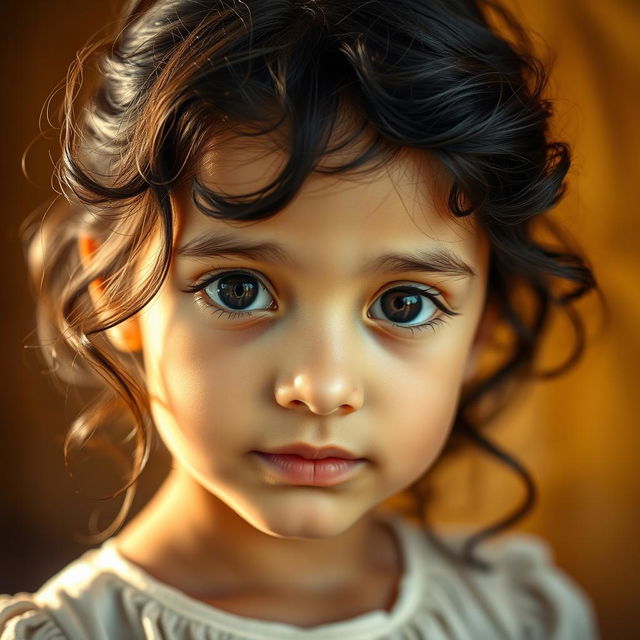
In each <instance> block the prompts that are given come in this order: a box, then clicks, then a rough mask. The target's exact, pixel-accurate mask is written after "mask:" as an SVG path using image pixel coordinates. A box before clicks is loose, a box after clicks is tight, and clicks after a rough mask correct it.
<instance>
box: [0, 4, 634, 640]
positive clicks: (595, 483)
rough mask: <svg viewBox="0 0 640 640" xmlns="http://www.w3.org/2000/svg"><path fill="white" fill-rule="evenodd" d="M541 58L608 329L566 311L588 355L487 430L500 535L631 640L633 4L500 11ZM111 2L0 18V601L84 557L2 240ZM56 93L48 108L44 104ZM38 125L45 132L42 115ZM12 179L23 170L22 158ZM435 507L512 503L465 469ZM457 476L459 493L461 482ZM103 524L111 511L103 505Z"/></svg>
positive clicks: (592, 312) (483, 464) (567, 208)
mask: <svg viewBox="0 0 640 640" xmlns="http://www.w3.org/2000/svg"><path fill="white" fill-rule="evenodd" d="M506 4H507V5H508V6H509V7H510V8H511V9H513V10H514V12H515V13H516V15H517V16H518V17H519V18H520V19H521V20H522V21H523V22H524V24H525V25H526V26H528V27H529V28H530V29H532V30H533V32H534V39H535V42H536V43H537V46H539V47H540V49H539V52H540V55H541V57H543V58H544V59H546V60H548V59H549V58H550V56H552V57H553V58H554V59H555V63H554V71H553V75H552V80H551V84H550V87H549V92H548V93H549V96H550V97H551V98H552V99H553V100H554V102H555V109H556V118H555V123H554V127H555V134H556V135H555V137H556V138H558V139H561V140H565V141H567V142H569V143H570V144H571V145H572V147H573V159H574V161H573V168H572V171H571V175H570V179H569V190H568V195H567V197H566V198H565V199H564V201H563V202H562V203H561V205H560V206H559V207H558V208H557V209H556V210H555V211H554V213H553V218H554V219H555V220H558V221H560V222H561V223H562V224H563V225H564V226H565V228H567V229H568V230H569V231H570V232H571V233H572V234H573V236H574V237H575V239H576V240H577V241H578V243H579V244H580V245H581V247H582V248H583V250H584V252H585V253H586V255H587V256H588V258H589V260H590V261H591V264H592V267H593V269H594V270H595V274H596V277H597V279H598V281H599V283H600V286H601V288H602V289H603V291H604V294H605V296H606V297H607V299H608V302H609V306H610V309H611V323H610V326H609V327H608V330H607V331H606V332H605V333H601V332H600V331H599V327H600V325H601V320H602V318H601V313H600V310H599V308H598V305H597V301H596V299H595V297H592V298H591V299H590V300H585V301H583V303H581V304H580V305H579V309H580V310H581V311H582V312H583V313H584V315H585V317H586V319H587V326H588V327H589V331H588V339H589V342H590V346H589V348H588V349H587V352H586V354H585V356H584V357H583V359H582V360H581V362H580V363H579V365H578V366H576V367H575V368H574V369H572V370H571V371H570V372H568V373H567V374H565V375H564V376H563V377H560V378H558V379H555V380H550V381H545V382H536V383H535V384H533V385H532V386H531V387H530V389H529V390H528V391H527V393H526V394H523V396H522V397H521V398H520V400H519V401H518V402H516V403H515V405H514V406H513V408H512V409H510V410H509V411H508V412H506V413H505V414H504V415H503V416H502V417H501V418H500V419H499V421H498V423H497V424H496V425H495V426H493V427H492V428H491V432H490V435H491V436H493V438H494V439H495V440H496V441H498V442H499V443H500V444H502V445H503V446H504V447H506V448H507V449H508V450H510V451H512V452H513V453H514V454H515V455H516V457H518V458H519V459H520V460H521V461H522V462H523V463H524V464H525V465H526V467H527V468H528V469H529V470H530V472H531V473H532V474H533V476H534V478H535V481H536V483H537V486H538V490H539V499H538V503H537V505H536V507H535V509H534V511H533V512H532V513H531V514H530V515H528V516H526V517H525V518H524V519H523V520H522V521H521V522H520V523H518V525H517V526H516V527H514V528H513V529H512V530H521V531H527V532H532V533H535V534H538V535H541V536H542V537H544V538H545V539H547V540H548V541H549V543H550V545H551V547H552V548H553V552H554V556H555V561H556V563H557V564H558V565H559V566H560V567H562V568H563V569H564V570H565V571H566V572H567V573H569V574H570V575H571V576H572V577H573V578H574V579H575V580H576V581H577V582H578V583H579V584H580V585H582V586H583V588H584V589H585V590H586V592H587V593H588V594H589V596H590V598H591V600H592V602H593V604H594V607H595V609H596V615H597V617H598V622H599V625H600V629H601V633H602V637H603V638H605V639H612V640H613V639H616V640H617V639H625V638H637V637H638V636H637V623H636V617H637V616H636V609H637V605H636V600H637V598H638V595H640V589H639V587H640V578H639V576H640V560H639V556H640V554H639V553H638V551H637V548H636V544H637V542H638V540H640V500H639V499H638V495H639V494H640V473H638V463H639V462H640V457H639V455H638V451H640V429H639V427H640V419H639V418H640V412H639V410H638V408H637V401H638V397H637V396H638V395H639V394H640V384H639V383H640V365H639V362H640V329H639V327H640V296H639V295H638V290H637V283H638V280H639V278H640V266H639V264H638V262H639V261H638V253H639V251H638V247H639V242H638V240H639V238H638V236H639V234H638V219H639V218H638V214H639V213H640V211H639V210H638V209H639V207H638V200H639V196H638V185H639V183H640V172H639V168H640V160H638V153H639V151H640V126H639V124H638V114H640V45H639V34H640V4H639V3H638V2H637V1H636V0H609V1H608V2H606V3H605V2H600V1H599V0H560V1H558V2H556V1H552V0H517V2H516V1H515V0H507V1H506ZM118 5H119V3H118V2H117V1H116V0H110V2H86V0H31V2H29V3H15V4H14V3H6V4H5V5H4V6H3V12H4V16H5V18H4V20H2V21H1V22H0V30H1V32H2V39H1V40H0V42H1V47H2V50H1V66H2V73H1V74H0V82H1V83H2V87H1V95H2V96H3V100H2V101H1V102H0V109H1V111H2V114H1V118H0V121H1V122H2V123H3V124H4V135H3V143H4V152H3V153H2V155H1V156H0V162H1V163H2V171H1V173H0V176H1V178H0V179H1V180H2V187H3V188H2V192H3V193H4V200H3V202H4V204H3V211H4V214H3V215H4V218H5V223H4V225H3V226H2V231H1V233H2V236H1V239H0V242H1V243H2V247H1V250H0V261H1V263H2V273H3V274H4V277H3V278H1V279H0V287H1V289H2V298H1V300H2V310H3V313H2V317H1V319H0V322H1V323H2V333H1V335H2V337H3V344H2V354H3V367H2V376H3V381H2V385H1V386H0V403H1V410H2V413H1V414H0V415H1V416H2V417H1V418H0V421H1V422H2V428H1V429H0V473H1V474H2V482H1V483H0V593H17V592H19V591H35V590H37V588H38V587H39V586H40V585H41V584H42V582H44V580H45V579H46V578H48V577H50V576H51V575H53V574H54V573H55V572H57V571H58V570H59V569H61V568H62V567H63V566H64V565H66V564H67V563H68V562H69V561H71V560H72V559H74V558H75V557H77V556H78V555H80V554H81V553H82V552H84V551H85V550H86V549H87V547H86V546H84V545H82V544H80V543H79V542H77V541H76V540H75V537H74V536H75V533H76V532H82V533H86V532H87V522H88V519H89V517H90V515H91V513H92V512H93V511H94V508H95V506H96V505H95V504H94V503H90V502H88V501H87V500H84V499H82V498H80V497H78V496H77V495H75V494H74V493H73V487H72V484H71V481H70V480H69V478H68V477H67V475H66V473H65V470H64V465H63V454H62V442H63V439H64V435H65V433H66V430H67V428H68V426H69V423H70V422H71V420H72V419H73V418H74V417H75V415H76V411H77V409H78V406H77V403H69V402H68V399H65V397H64V394H61V393H60V392H59V391H58V390H56V389H55V388H54V386H53V384H52V383H51V382H50V380H49V379H48V377H47V376H46V375H45V374H44V373H43V372H42V371H41V369H42V368H43V367H42V366H41V365H40V364H39V362H38V360H37V358H36V356H35V351H34V350H33V349H30V348H28V347H27V346H26V345H29V344H33V343H34V342H35V335H34V334H32V333H31V332H32V330H33V328H34V305H33V301H32V299H31V296H30V293H29V288H28V285H27V275H26V268H25V266H24V262H23V256H22V250H21V244H20V239H19V233H18V228H19V225H20V223H21V221H22V220H23V219H24V217H25V216H26V215H27V214H28V213H29V212H31V211H32V210H33V209H34V208H35V207H37V206H39V205H41V204H42V203H43V202H45V201H47V200H48V199H49V198H50V196H51V193H52V192H51V190H50V186H49V180H50V173H51V161H50V159H49V154H52V155H53V157H54V158H55V157H57V152H56V147H55V142H56V134H55V133H50V134H48V137H47V139H44V140H43V139H41V138H38V132H39V125H38V120H39V117H40V116H41V110H42V107H43V105H44V103H45V101H46V99H47V98H48V96H49V95H50V94H51V92H52V91H53V90H54V88H55V87H56V85H57V84H58V83H59V82H60V81H61V80H63V79H64V76H65V73H66V69H67V66H68V64H69V63H70V62H71V60H72V59H73V56H74V53H75V51H76V50H77V49H78V48H79V47H81V46H82V45H83V44H84V43H85V41H86V40H87V39H88V38H89V36H91V35H92V34H93V33H94V32H95V31H97V30H98V29H100V28H101V27H103V26H104V25H105V23H106V22H107V21H110V20H111V19H113V17H114V16H115V11H116V8H117V6H118ZM59 99H60V94H57V96H56V99H55V100H54V102H53V104H54V106H57V105H58V104H59ZM42 127H43V128H48V126H47V123H46V118H45V119H44V120H43V122H42ZM32 142H34V144H33V147H32V148H31V150H30V152H29V154H28V156H27V160H26V167H27V171H28V174H29V177H30V180H27V179H26V178H25V177H24V175H23V174H22V170H21V156H22V154H23V152H24V151H25V149H26V148H27V147H28V146H29V145H30V144H31V143H32ZM570 335H571V334H570V333H569V326H568V323H567V326H564V325H563V324H562V322H560V323H557V326H555V327H554V329H553V332H552V335H551V336H550V338H549V342H548V344H547V347H546V353H547V356H548V359H549V364H550V365H551V364H554V363H555V364H558V363H559V362H561V361H562V360H563V359H564V357H565V356H566V354H567V344H568V343H567V340H568V336H570ZM167 465H168V460H167V458H166V454H164V453H163V452H162V451H157V452H156V453H155V454H154V455H153V456H152V458H151V459H150V462H149V464H148V466H147V468H146V470H145V472H144V473H143V475H142V476H141V480H140V482H139V490H138V495H137V496H136V499H135V501H134V505H133V508H132V511H131V515H130V516H129V518H131V517H132V515H134V514H135V513H136V512H137V511H138V510H139V509H140V507H141V506H142V505H143V504H144V503H145V502H146V501H147V500H148V498H149V497H150V496H151V495H152V493H153V491H154V490H155V488H156V487H157V486H158V484H159V483H160V481H161V480H162V478H163V477H164V474H165V473H166V471H167V469H168V466H167ZM442 477H443V479H442V481H441V482H442V483H443V484H442V486H445V485H446V487H447V500H446V502H445V501H443V503H442V504H438V505H435V510H434V515H435V516H436V522H439V521H441V522H443V523H448V522H455V521H457V520H465V521H468V520H471V521H472V522H473V523H474V524H477V525H482V524H485V523H489V522H492V521H495V520H496V519H499V518H500V517H501V516H503V515H504V514H505V513H506V512H508V511H509V510H510V509H511V508H513V507H514V506H515V505H516V504H518V503H519V501H520V500H521V498H522V492H523V490H522V487H521V485H520V483H519V481H518V480H517V478H515V477H514V476H513V475H512V474H510V473H508V472H507V471H505V470H504V469H503V468H500V466H499V465H496V464H495V463H493V462H492V461H491V460H485V459H484V457H483V456H482V455H481V454H480V455H478V454H476V455H475V456H469V457H468V458H465V459H460V460H459V461H458V462H456V463H455V464H451V465H449V467H448V468H446V469H444V470H443V476H442ZM471 479H473V481H470V480H471ZM102 506H103V507H104V514H105V518H106V519H105V523H106V522H109V517H110V515H114V514H115V513H116V512H117V509H118V507H119V506H120V502H119V501H118V500H116V501H115V502H114V504H113V505H109V504H108V503H104V504H103V505H102Z"/></svg>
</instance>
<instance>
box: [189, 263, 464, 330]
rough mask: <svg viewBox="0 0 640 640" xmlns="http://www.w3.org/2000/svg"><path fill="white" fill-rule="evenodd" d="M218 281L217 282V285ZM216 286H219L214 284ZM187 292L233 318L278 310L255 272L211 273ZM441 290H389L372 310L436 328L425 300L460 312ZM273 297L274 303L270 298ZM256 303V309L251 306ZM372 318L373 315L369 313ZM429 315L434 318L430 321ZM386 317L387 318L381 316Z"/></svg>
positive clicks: (406, 287) (209, 308)
mask: <svg viewBox="0 0 640 640" xmlns="http://www.w3.org/2000/svg"><path fill="white" fill-rule="evenodd" d="M215 283H217V285H216V284H215ZM212 285H215V286H212ZM184 291H185V293H194V294H196V295H195V301H196V303H197V304H198V305H199V306H201V307H203V308H204V309H205V310H206V311H208V312H212V313H216V314H220V315H226V316H228V317H231V318H237V317H243V316H247V317H249V316H251V315H253V313H252V311H265V310H266V311H274V310H275V309H277V306H276V305H275V300H273V298H272V297H271V294H270V293H269V291H268V289H267V288H266V287H265V285H264V284H263V282H262V280H261V279H260V278H259V277H257V276H256V275H254V274H252V273H251V272H244V271H225V272H222V273H215V274H208V275H207V276H206V277H205V279H204V281H200V282H196V283H195V284H193V285H191V286H190V287H188V288H187V289H184ZM439 295H440V293H439V292H438V291H435V290H425V289H422V288H421V287H417V286H416V285H413V284H407V285H404V286H400V287H396V288H393V289H388V290H387V291H385V292H384V293H383V294H382V295H381V296H379V297H378V298H377V299H376V301H375V302H374V304H373V305H372V307H371V308H372V309H375V310H376V311H377V312H380V311H381V312H383V313H384V314H385V315H391V316H395V317H392V318H390V319H387V322H391V323H392V324H393V326H396V327H399V328H401V329H404V330H411V331H412V332H413V330H414V329H418V330H421V329H424V328H426V327H432V328H433V327H435V326H436V325H437V324H443V323H445V322H446V318H444V317H442V315H440V316H438V317H435V318H433V317H432V316H433V309H431V310H429V308H428V307H427V309H426V311H427V313H426V315H425V305H424V304H423V302H422V300H423V299H427V300H428V301H429V302H430V303H431V304H432V305H434V306H435V307H437V308H439V309H440V310H441V311H442V312H443V313H444V314H445V315H447V316H456V315H460V314H459V313H458V312H456V311H452V310H450V309H448V308H447V307H446V306H445V305H444V304H443V303H442V302H440V301H439V300H437V296H439ZM269 299H271V303H268V300H269ZM253 305H255V308H253V309H251V307H252V306H253ZM367 315H368V316H369V317H374V316H371V315H370V314H367ZM427 318H431V319H429V320H426V319H427ZM381 319H385V318H381ZM416 319H419V320H420V321H419V322H417V323H416V324H412V325H408V326H404V325H402V324H397V323H398V322H407V321H415V320H416Z"/></svg>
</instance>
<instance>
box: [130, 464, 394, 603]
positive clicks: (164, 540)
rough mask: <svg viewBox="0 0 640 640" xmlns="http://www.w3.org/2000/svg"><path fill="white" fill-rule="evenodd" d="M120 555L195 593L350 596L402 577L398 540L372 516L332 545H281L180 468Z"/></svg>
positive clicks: (321, 541)
mask: <svg viewBox="0 0 640 640" xmlns="http://www.w3.org/2000/svg"><path fill="white" fill-rule="evenodd" d="M176 514H179V517H176ZM118 548H119V550H120V551H121V552H122V553H123V555H125V556H126V557H128V558H129V559H130V560H132V561H134V562H136V563H138V564H140V565H141V566H143V567H144V568H145V569H147V570H148V571H149V572H150V573H153V574H155V576H156V577H158V578H159V579H161V580H164V581H165V582H169V583H176V582H180V583H181V584H180V586H181V587H182V588H183V590H185V591H187V592H191V593H205V592H207V593H209V592H216V591H217V590H220V589H221V590H223V591H224V590H226V591H242V590H245V591H246V590H300V589H301V590H307V591H317V590H322V591H324V590H326V589H342V588H348V587H349V586H351V585H354V584H357V583H359V582H362V579H363V577H365V576H368V575H371V574H372V573H378V574H379V573H380V572H384V573H389V572H391V573H394V574H396V573H399V571H400V568H399V565H400V560H399V556H400V553H399V550H398V549H397V546H396V542H395V538H394V536H393V534H392V533H391V532H390V531H389V530H388V528H387V527H386V525H383V524H381V523H380V522H378V521H376V519H375V518H374V516H373V514H371V513H368V514H366V515H365V516H363V517H362V518H361V519H360V520H358V521H357V522H356V523H355V524H353V525H352V526H351V527H350V528H348V529H347V530H346V531H344V532H343V533H341V534H339V535H336V536H333V537H330V538H314V539H308V538H283V537H276V536H274V535H269V534H267V533H264V532H263V531H261V530H259V529H257V528H256V527H254V526H252V525H251V524H250V523H248V522H247V521H246V520H244V519H243V518H242V517H241V516H239V515H238V514H237V513H236V512H235V511H234V510H233V509H231V508H230V507H229V506H228V505H227V504H226V503H224V502H223V501H222V500H220V499H219V498H217V497H216V496H214V495H213V494H212V493H210V492H209V491H207V490H206V489H205V488H204V487H202V486H201V485H200V484H199V483H198V482H196V481H195V480H194V479H193V478H192V477H191V476H190V475H189V474H188V473H187V472H185V471H184V470H182V469H181V468H180V467H179V466H178V467H177V468H176V469H174V470H173V471H172V472H171V473H170V474H169V476H168V477H167V479H166V480H165V482H164V484H163V485H162V487H161V488H160V490H159V491H158V493H157V494H156V495H155V496H154V498H153V499H152V500H151V502H149V504H148V505H147V506H146V507H145V508H144V509H143V510H142V511H141V512H140V513H139V514H138V516H136V518H134V520H133V521H132V522H131V523H130V524H129V525H128V526H127V527H126V528H125V529H124V530H123V531H122V532H121V533H120V534H119V535H118ZM214 581H215V584H214Z"/></svg>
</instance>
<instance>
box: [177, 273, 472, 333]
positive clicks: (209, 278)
mask: <svg viewBox="0 0 640 640" xmlns="http://www.w3.org/2000/svg"><path fill="white" fill-rule="evenodd" d="M228 275H248V276H250V277H252V278H256V279H257V280H259V281H260V283H261V285H262V286H264V282H262V278H260V277H258V275H257V274H255V273H252V272H251V271H244V270H236V269H230V270H226V271H221V272H215V273H208V274H206V275H205V276H204V280H203V279H200V280H198V281H196V282H195V283H194V284H192V285H190V286H189V287H187V288H186V289H183V291H184V292H185V293H193V294H198V295H195V299H196V303H197V304H198V305H200V306H201V307H203V308H204V310H205V311H207V312H210V313H215V314H221V315H225V316H227V317H229V318H242V317H250V316H252V315H253V312H252V311H227V310H226V309H223V308H222V307H219V306H217V305H216V304H215V303H213V304H212V303H210V302H206V300H205V299H204V298H205V296H206V294H204V293H202V294H200V292H201V291H203V289H205V288H206V287H208V286H209V285H210V284H212V283H213V282H215V281H216V280H219V279H221V278H222V277H224V276H228ZM265 289H267V288H266V287H265ZM395 290H401V291H403V292H405V293H408V294H411V293H415V294H418V295H420V296H424V297H426V298H428V299H429V300H430V301H431V302H433V304H435V305H436V307H438V308H439V309H440V310H441V311H442V312H443V313H444V314H446V315H447V316H459V315H461V314H460V313H458V312H457V311H453V310H451V309H449V308H448V307H446V306H445V305H444V304H442V303H441V302H440V301H439V300H437V296H438V295H439V294H433V293H429V292H428V291H425V290H424V289H421V288H419V287H415V286H411V285H403V286H398V287H393V288H391V289H387V290H386V291H385V292H384V293H389V292H390V291H395ZM267 291H268V289H267ZM384 293H383V294H382V295H384ZM206 297H207V298H209V299H210V297H209V296H206ZM446 323H447V318H445V317H443V316H437V317H436V318H433V319H432V320H429V321H428V322H424V323H423V324H419V325H414V326H408V327H406V326H403V325H401V324H395V323H393V322H392V323H391V324H392V326H394V327H398V328H399V329H403V330H405V331H411V335H414V332H415V330H418V331H422V330H424V329H426V328H427V327H431V328H432V330H433V331H434V333H435V330H436V326H437V325H444V324H446Z"/></svg>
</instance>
